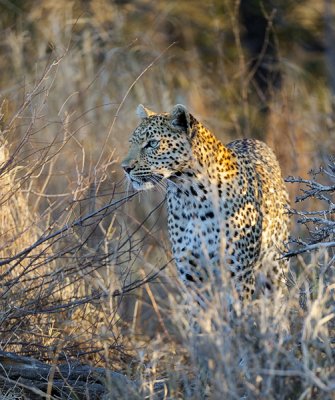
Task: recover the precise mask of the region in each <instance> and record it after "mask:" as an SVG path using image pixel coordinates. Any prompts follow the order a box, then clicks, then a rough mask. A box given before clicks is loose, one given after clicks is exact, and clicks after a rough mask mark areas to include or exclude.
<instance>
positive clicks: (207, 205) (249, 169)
mask: <svg viewBox="0 0 335 400" xmlns="http://www.w3.org/2000/svg"><path fill="white" fill-rule="evenodd" d="M137 115H138V117H139V118H140V123H139V125H138V126H137V128H136V129H135V130H134V132H133V133H132V135H131V137H130V140H129V142H130V145H129V151H128V154H127V156H126V157H125V158H124V160H123V161H122V162H121V166H122V167H123V169H124V172H125V175H126V177H127V178H128V180H129V181H130V182H131V184H132V186H133V188H134V189H135V190H137V191H144V190H149V189H153V188H163V189H164V193H165V195H166V202H167V225H168V234H169V238H170V242H171V247H172V254H173V257H174V260H175V264H176V266H177V270H178V275H179V277H180V278H181V280H182V281H184V282H187V283H189V284H193V285H201V284H203V283H204V281H208V279H211V277H213V276H214V277H215V276H217V275H218V274H220V271H222V270H223V271H225V273H226V274H228V276H229V280H230V282H232V283H233V284H232V286H233V287H234V288H235V289H236V293H238V295H239V297H240V299H241V300H242V301H243V302H250V300H251V299H252V298H253V297H254V293H255V288H256V278H257V276H261V278H260V279H259V281H260V282H261V286H262V287H264V288H265V289H268V290H270V291H271V290H274V289H275V288H279V287H283V286H285V283H286V275H287V271H288V262H287V260H286V259H285V257H283V254H284V253H285V248H286V247H285V244H286V243H287V241H288V238H289V216H288V212H287V208H288V206H289V196H288V192H287V189H286V186H285V182H284V180H283V177H282V173H281V168H280V166H279V163H278V160H277V158H276V156H275V154H274V153H273V151H272V150H271V149H270V147H269V146H268V145H267V144H265V143H264V142H262V141H260V140H256V139H250V138H243V139H237V140H234V141H232V142H230V143H228V144H226V145H224V144H223V143H222V142H221V141H220V140H219V139H218V138H217V137H216V136H215V135H214V134H213V133H212V132H211V131H210V130H209V129H208V128H206V127H205V126H204V125H203V124H202V123H201V122H199V121H198V120H197V119H196V118H195V117H194V116H193V114H192V113H190V111H189V110H188V109H187V107H185V106H183V105H181V104H177V105H175V106H174V107H173V108H172V110H171V111H170V112H161V113H156V112H154V111H152V110H150V109H149V108H146V107H145V106H143V105H142V104H140V105H139V106H138V107H137Z"/></svg>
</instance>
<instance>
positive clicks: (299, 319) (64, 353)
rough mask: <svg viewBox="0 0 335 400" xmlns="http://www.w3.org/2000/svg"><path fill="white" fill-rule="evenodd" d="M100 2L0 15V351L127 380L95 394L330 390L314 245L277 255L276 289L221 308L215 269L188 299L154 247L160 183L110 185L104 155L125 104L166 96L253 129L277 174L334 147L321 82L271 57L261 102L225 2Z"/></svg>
mask: <svg viewBox="0 0 335 400" xmlns="http://www.w3.org/2000/svg"><path fill="white" fill-rule="evenodd" d="M117 3H120V4H121V3H122V2H107V1H91V2H89V5H88V6H84V5H83V4H82V3H81V2H79V1H74V2H65V1H59V2H58V3H57V6H55V3H54V2H52V1H44V2H42V3H41V4H39V5H37V4H35V5H34V4H32V5H31V6H27V9H26V10H19V11H18V12H17V14H16V17H15V21H14V20H12V21H11V22H12V24H8V25H6V24H5V23H4V21H3V20H2V22H1V23H2V26H1V28H2V29H3V32H4V35H3V37H2V39H1V43H0V44H1V46H2V48H3V49H4V51H5V55H6V57H2V58H1V60H0V68H1V70H2V71H3V73H2V75H1V77H0V80H1V92H0V101H1V104H2V107H1V121H0V127H1V138H0V140H1V142H0V183H1V208H0V224H1V225H0V237H1V246H0V257H1V259H0V274H1V278H2V279H1V285H0V325H1V328H0V329H1V342H0V343H1V344H0V346H1V350H7V351H15V352H19V353H23V354H27V355H33V356H35V357H36V358H39V359H45V360H48V361H52V362H55V363H57V362H62V361H63V360H69V359H71V360H77V361H79V362H88V363H91V364H92V365H99V366H105V367H108V368H111V369H117V370H121V371H123V372H124V373H125V374H126V375H127V376H128V377H129V378H130V379H133V380H134V381H135V382H136V383H137V384H138V385H139V386H135V387H136V389H133V387H127V388H126V387H125V388H122V389H123V392H122V394H120V393H119V388H118V389H117V390H118V393H117V394H116V392H115V391H114V392H113V390H116V389H115V388H113V387H112V385H108V379H107V378H106V382H105V384H106V396H105V397H106V399H110V398H125V399H131V398H134V399H136V398H138V399H140V398H144V397H147V398H150V399H156V398H167V399H205V398H210V399H216V398H217V399H221V398H226V399H242V398H245V399H264V400H265V399H301V400H303V399H320V400H321V399H322V400H323V399H325V400H327V399H332V398H333V393H334V391H335V371H334V321H333V318H334V312H335V309H334V289H335V287H334V285H335V281H334V276H335V275H334V258H333V253H332V250H331V248H330V249H327V250H323V251H319V252H313V253H312V254H311V255H309V256H301V255H299V256H298V257H296V258H294V259H293V260H292V277H291V281H292V285H291V286H292V287H291V288H290V291H288V292H287V293H284V294H282V293H275V294H274V298H272V299H269V298H266V297H264V298H260V299H257V300H254V301H253V302H252V303H251V304H250V306H249V307H248V308H247V309H245V310H243V309H240V307H239V303H238V301H234V302H233V309H231V307H230V305H229V304H230V303H231V298H233V299H234V296H235V294H234V290H232V288H231V287H230V284H229V282H227V281H226V280H224V279H223V281H222V282H219V283H217V284H215V285H214V284H213V285H211V286H210V287H208V288H204V290H207V292H209V293H210V297H209V299H210V300H208V304H206V308H205V310H202V309H199V307H198V304H197V303H196V301H195V299H194V298H193V297H192V296H191V295H187V296H186V294H185V292H186V291H185V288H184V287H182V284H181V283H180V282H179V281H178V279H177V278H176V276H175V275H176V272H175V269H174V266H173V264H172V263H169V260H170V259H171V254H170V253H169V243H168V240H167V238H166V230H165V225H166V223H165V217H164V213H163V212H162V209H163V204H162V203H161V202H162V198H161V197H159V194H157V193H154V192H151V193H146V194H141V195H140V196H139V195H133V194H132V192H128V190H127V189H128V188H127V186H126V184H125V183H124V181H123V177H122V174H121V171H120V168H119V165H118V159H119V157H121V156H122V155H123V154H124V153H125V151H126V148H127V145H128V144H127V139H126V138H127V137H128V135H129V134H130V132H131V130H132V129H133V128H134V126H136V124H137V121H136V117H135V114H134V110H135V108H136V105H137V104H138V103H140V102H141V103H144V104H147V105H149V106H151V107H152V108H154V109H155V110H157V111H158V110H168V109H169V108H170V107H171V106H172V105H173V104H174V103H177V102H182V103H186V104H188V105H189V106H190V108H191V109H192V111H193V112H194V113H195V114H196V115H197V116H199V118H201V119H202V120H204V121H205V122H206V123H207V125H208V126H209V127H210V128H212V129H213V130H214V131H215V132H216V133H217V135H218V136H219V137H220V138H221V139H222V140H223V141H228V140H230V139H232V138H236V137H238V136H239V137H241V136H248V135H256V136H259V137H262V138H263V139H264V140H266V141H267V142H268V143H270V144H271V146H272V147H273V148H274V149H275V151H276V153H277V154H278V155H279V158H280V161H281V164H282V166H283V170H284V173H285V175H288V174H290V175H302V176H305V177H306V175H307V172H308V170H309V169H311V168H315V167H316V166H318V165H320V164H322V163H323V159H324V156H325V155H326V154H329V153H330V154H331V153H334V151H335V149H334V140H333V136H334V124H333V122H332V121H333V119H332V118H333V115H332V109H331V100H330V94H329V92H328V90H327V87H326V86H325V85H324V83H323V82H321V80H320V82H319V84H318V85H316V86H315V87H314V88H313V90H312V89H311V87H310V86H308V85H307V84H306V81H305V80H304V75H305V72H304V71H303V70H302V69H300V68H298V67H293V66H292V65H291V64H290V65H289V64H288V63H287V64H284V63H283V71H284V77H285V79H284V82H283V85H282V88H281V90H280V91H279V92H277V93H276V95H275V96H274V97H273V98H272V100H271V102H270V103H269V105H268V107H269V113H268V115H267V117H266V118H265V117H264V116H263V117H261V116H260V113H259V107H260V105H259V103H257V102H255V101H254V98H253V97H251V96H250V97H249V90H251V83H250V76H249V75H248V73H247V62H246V61H245V59H244V58H243V57H241V49H239V48H238V46H236V44H238V40H237V36H236V35H237V33H238V32H236V29H233V27H234V24H236V19H235V17H234V10H236V9H235V8H234V4H233V2H229V1H226V2H224V4H225V5H224V7H226V10H227V13H226V14H225V15H227V18H225V19H224V20H222V21H221V20H220V19H217V20H216V19H215V18H214V19H213V15H212V16H211V15H209V16H208V17H207V14H206V12H205V11H204V9H203V7H204V4H203V3H204V2H200V1H199V2H196V3H197V6H198V9H197V8H196V7H195V8H189V7H188V6H187V4H186V2H171V4H170V5H169V6H168V5H166V3H165V2H162V1H158V2H156V3H155V4H156V5H150V2H148V3H147V2H137V1H136V2H129V3H128V2H124V3H125V4H124V5H120V4H119V5H118V4H117ZM214 3H215V2H214ZM214 3H213V4H214ZM85 7H86V8H85ZM213 7H214V5H213ZM213 10H214V11H212V12H213V13H214V14H215V7H214V8H213ZM139 14H140V15H142V17H143V18H142V19H141V18H140V19H139V17H138V16H139ZM11 15H12V14H11ZM181 15H184V16H185V15H186V16H187V18H186V16H185V18H184V19H183V20H182V19H181V18H180V16H181ZM9 21H10V20H9ZM194 21H196V22H197V25H196V26H194V25H193V24H194ZM162 25H164V27H165V28H166V30H165V31H164V30H163V29H161V26H162ZM143 26H146V27H148V29H143ZM169 27H170V29H168V28H169ZM205 27H207V28H208V30H207V31H206V35H204V36H201V40H203V41H204V43H202V46H199V44H198V42H199V40H200V39H199V37H198V36H197V34H198V32H201V31H204V30H205ZM165 28H164V29H165ZM178 29H179V30H181V32H182V35H181V37H179V38H176V37H174V34H173V32H177V31H178ZM166 32H170V33H169V34H167V33H166ZM234 34H235V36H234ZM222 37H224V38H225V42H224V43H223V45H222V46H223V47H222V48H221V44H220V43H221V42H220V40H219V39H220V38H222ZM177 39H178V40H181V41H182V42H181V43H179V44H178V43H177V44H175V45H173V46H172V47H170V48H169V46H170V45H171V44H172V43H173V42H174V41H175V40H177ZM213 42H215V43H217V46H211V45H210V44H211V43H213ZM206 46H207V47H208V48H210V49H211V51H212V52H213V53H211V54H207V53H206V52H204V49H205V48H206ZM224 46H226V47H224ZM211 57H212V58H211ZM212 59H214V60H216V62H215V63H214V64H210V62H211V60H212ZM218 60H219V61H218ZM236 65H238V68H237V67H236ZM249 84H250V85H249ZM298 190H299V187H298V185H297V184H296V185H292V186H291V192H292V198H293V197H294V195H295V193H297V191H298ZM312 197H313V196H312ZM130 199H131V200H132V201H131V202H129V201H127V200H130ZM328 206H329V207H330V205H328ZM316 207H320V206H319V203H317V202H316V199H315V198H312V201H310V202H307V201H306V202H304V203H303V204H302V205H301V209H307V208H309V209H311V210H315V209H318V208H316ZM155 208H156V209H155ZM154 209H155V210H154ZM152 210H154V211H152ZM329 210H330V208H329ZM332 213H333V211H332V210H330V213H329V218H330V219H331V218H333V217H332V215H333V214H332ZM327 218H328V217H327ZM293 231H294V232H295V236H298V235H300V234H302V233H301V232H302V230H301V227H300V225H299V224H295V225H294V230H293ZM165 266H166V268H165ZM158 272H159V274H158V276H156V275H157V273H158ZM139 387H140V389H139ZM1 396H2V397H1ZM11 396H12V397H11ZM13 396H14V395H12V394H11V392H6V393H1V391H0V397H1V398H4V399H6V400H8V399H11V398H15V397H13ZM17 398H20V395H19V394H17ZM55 398H57V397H55Z"/></svg>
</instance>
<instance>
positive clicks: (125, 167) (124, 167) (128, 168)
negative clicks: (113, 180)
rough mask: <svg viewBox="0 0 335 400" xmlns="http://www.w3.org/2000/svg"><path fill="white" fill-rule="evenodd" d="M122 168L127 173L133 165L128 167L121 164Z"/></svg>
mask: <svg viewBox="0 0 335 400" xmlns="http://www.w3.org/2000/svg"><path fill="white" fill-rule="evenodd" d="M122 168H123V169H124V170H125V172H126V173H127V174H129V173H130V171H131V170H133V169H134V167H130V166H129V165H122Z"/></svg>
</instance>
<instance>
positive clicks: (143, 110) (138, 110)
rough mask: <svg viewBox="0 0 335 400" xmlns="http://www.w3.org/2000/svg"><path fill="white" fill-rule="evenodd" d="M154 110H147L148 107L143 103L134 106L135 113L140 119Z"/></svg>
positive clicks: (152, 113)
mask: <svg viewBox="0 0 335 400" xmlns="http://www.w3.org/2000/svg"><path fill="white" fill-rule="evenodd" d="M155 114H156V113H155V112H154V111H151V110H149V108H146V107H144V105H143V104H139V105H138V106H137V108H136V115H137V116H138V117H140V118H142V119H144V118H147V117H150V116H151V115H155Z"/></svg>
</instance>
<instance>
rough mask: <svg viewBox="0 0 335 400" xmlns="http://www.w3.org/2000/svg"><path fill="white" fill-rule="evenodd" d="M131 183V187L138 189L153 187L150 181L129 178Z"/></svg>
mask: <svg viewBox="0 0 335 400" xmlns="http://www.w3.org/2000/svg"><path fill="white" fill-rule="evenodd" d="M131 184H132V185H133V188H134V189H135V190H138V191H144V190H150V189H153V188H154V187H155V185H154V184H153V183H152V182H150V181H140V180H136V181H135V180H133V179H132V180H131Z"/></svg>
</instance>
